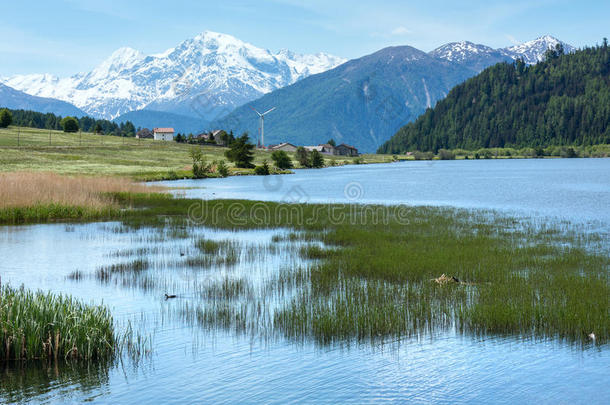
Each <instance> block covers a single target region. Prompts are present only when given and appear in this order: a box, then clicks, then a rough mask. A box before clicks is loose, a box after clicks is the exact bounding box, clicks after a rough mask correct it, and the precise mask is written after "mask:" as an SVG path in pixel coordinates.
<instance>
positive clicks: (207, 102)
mask: <svg viewBox="0 0 610 405" xmlns="http://www.w3.org/2000/svg"><path fill="white" fill-rule="evenodd" d="M344 61H345V60H344V59H341V58H337V57H334V56H332V55H328V54H322V53H321V54H318V55H301V54H297V53H293V52H290V51H285V52H281V53H280V54H273V53H271V52H270V51H268V50H266V49H263V48H259V47H256V46H255V45H252V44H250V43H247V42H244V41H242V40H240V39H238V38H235V37H234V36H232V35H228V34H222V33H218V32H214V31H203V32H201V33H199V34H197V35H196V36H194V37H193V38H190V39H186V40H185V41H182V42H181V43H180V44H178V45H177V46H176V47H174V48H170V49H168V50H166V51H165V52H163V53H160V54H153V55H150V56H146V55H144V54H142V53H141V52H139V51H137V50H135V49H133V48H129V47H123V48H120V49H117V50H116V51H115V52H113V53H112V55H110V57H108V58H107V59H106V60H104V61H103V62H102V63H101V64H100V65H99V66H97V67H96V68H95V69H93V70H92V71H91V72H89V73H86V74H77V75H74V76H72V77H67V78H61V79H57V78H53V77H47V76H42V75H26V76H13V77H11V78H8V79H4V80H3V81H4V82H5V83H7V84H8V85H9V86H12V87H15V88H16V89H18V90H22V91H25V92H26V93H28V94H32V95H37V96H45V97H54V98H58V99H60V100H64V101H69V102H72V103H74V104H75V105H77V106H78V107H80V108H82V109H83V110H85V111H86V112H87V113H88V114H90V115H92V116H95V117H103V118H114V117H116V116H117V115H120V114H123V113H125V112H128V111H133V110H140V109H148V110H157V111H163V112H173V113H178V114H182V115H189V116H192V117H204V118H206V119H211V118H215V117H216V116H217V115H218V114H220V113H223V114H225V113H227V112H229V111H230V110H232V109H233V108H235V107H236V106H238V105H241V104H245V103H246V102H248V101H251V100H253V99H255V98H258V97H260V96H262V95H263V94H265V93H268V92H271V91H273V90H275V89H278V88H281V87H284V86H286V85H289V84H292V83H294V82H295V81H297V80H299V79H302V78H304V77H307V76H309V75H311V74H315V73H320V72H322V71H325V70H328V69H332V68H334V67H335V66H337V65H339V64H341V63H343V62H344Z"/></svg>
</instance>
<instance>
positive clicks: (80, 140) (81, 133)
mask: <svg viewBox="0 0 610 405" xmlns="http://www.w3.org/2000/svg"><path fill="white" fill-rule="evenodd" d="M78 146H83V131H81V130H80V129H79V130H78Z"/></svg>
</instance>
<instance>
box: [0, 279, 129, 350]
mask: <svg viewBox="0 0 610 405" xmlns="http://www.w3.org/2000/svg"><path fill="white" fill-rule="evenodd" d="M0 324H1V325H2V326H1V329H0V360H2V361H7V360H32V359H47V360H55V361H57V360H60V359H78V360H101V359H108V358H112V357H113V355H114V354H115V353H116V350H117V337H116V336H115V333H114V324H113V319H112V316H111V315H110V312H109V310H108V309H107V308H106V307H103V306H89V305H85V304H83V303H81V302H79V301H77V300H75V299H73V298H71V297H67V296H63V295H55V294H52V293H43V292H36V293H33V292H30V291H27V290H25V289H24V288H23V287H22V288H18V289H15V288H11V287H9V286H4V285H3V286H0Z"/></svg>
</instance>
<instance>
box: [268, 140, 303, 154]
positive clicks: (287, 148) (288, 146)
mask: <svg viewBox="0 0 610 405" xmlns="http://www.w3.org/2000/svg"><path fill="white" fill-rule="evenodd" d="M269 150H283V151H284V152H296V150H297V147H296V146H294V145H293V144H291V143H288V142H283V143H280V144H279V145H270V146H269Z"/></svg>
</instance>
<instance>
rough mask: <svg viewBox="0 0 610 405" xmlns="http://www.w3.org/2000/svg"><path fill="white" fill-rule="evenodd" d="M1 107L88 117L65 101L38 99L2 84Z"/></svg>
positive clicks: (0, 90) (0, 86) (0, 92)
mask: <svg viewBox="0 0 610 405" xmlns="http://www.w3.org/2000/svg"><path fill="white" fill-rule="evenodd" d="M0 107H6V108H10V109H15V110H33V111H40V112H43V113H54V114H57V115H62V116H66V115H71V116H78V117H81V116H83V115H86V114H85V113H84V112H83V111H82V110H80V109H78V108H77V107H75V106H73V105H72V104H70V103H67V102H65V101H61V100H56V99H53V98H46V97H36V96H31V95H29V94H26V93H24V92H22V91H19V90H15V89H13V88H12V87H9V86H5V85H4V84H2V83H0Z"/></svg>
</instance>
